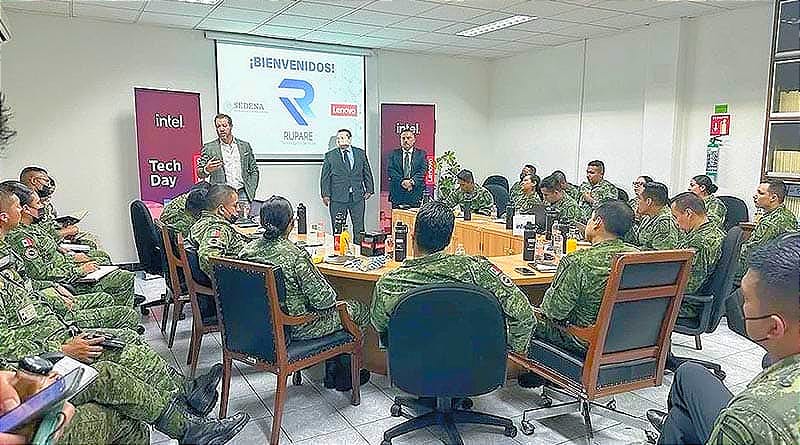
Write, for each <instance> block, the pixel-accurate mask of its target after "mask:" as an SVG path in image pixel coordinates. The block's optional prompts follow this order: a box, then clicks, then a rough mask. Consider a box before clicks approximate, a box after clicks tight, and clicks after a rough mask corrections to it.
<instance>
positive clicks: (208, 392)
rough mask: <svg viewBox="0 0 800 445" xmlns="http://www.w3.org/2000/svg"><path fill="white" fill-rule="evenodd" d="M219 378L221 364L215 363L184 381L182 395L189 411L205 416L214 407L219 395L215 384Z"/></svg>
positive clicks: (220, 375) (220, 377)
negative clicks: (206, 370) (205, 371)
mask: <svg viewBox="0 0 800 445" xmlns="http://www.w3.org/2000/svg"><path fill="white" fill-rule="evenodd" d="M221 379H222V364H221V363H217V364H216V365H214V366H212V367H211V369H210V370H209V371H208V372H207V373H205V374H203V375H201V376H199V377H196V378H194V379H187V380H186V381H185V382H184V385H183V397H184V399H185V401H186V406H187V407H188V408H189V412H190V413H192V414H194V415H197V416H200V417H205V416H207V415H208V413H210V412H211V410H212V409H214V405H216V404H217V398H218V397H219V392H217V386H218V385H219V381H220V380H221Z"/></svg>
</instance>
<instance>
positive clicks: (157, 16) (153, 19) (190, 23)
mask: <svg viewBox="0 0 800 445" xmlns="http://www.w3.org/2000/svg"><path fill="white" fill-rule="evenodd" d="M198 22H200V18H199V17H190V16H186V15H177V14H161V13H157V12H147V11H145V12H143V13H142V16H141V17H139V23H146V24H150V25H161V26H166V27H170V28H194V26H195V25H196V24H197V23H198Z"/></svg>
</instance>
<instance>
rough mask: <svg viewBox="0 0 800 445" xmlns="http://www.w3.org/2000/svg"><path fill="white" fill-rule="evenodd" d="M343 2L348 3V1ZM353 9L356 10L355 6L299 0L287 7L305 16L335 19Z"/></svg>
mask: <svg viewBox="0 0 800 445" xmlns="http://www.w3.org/2000/svg"><path fill="white" fill-rule="evenodd" d="M342 3H343V4H346V2H342ZM353 11H354V9H353V8H348V7H345V6H334V5H328V4H323V3H310V2H299V3H295V4H294V5H293V6H292V7H291V8H289V9H287V10H286V11H285V12H286V13H289V14H292V15H302V16H305V17H315V18H319V19H329V20H333V19H335V18H336V17H341V16H343V15H345V14H349V13H350V12H353Z"/></svg>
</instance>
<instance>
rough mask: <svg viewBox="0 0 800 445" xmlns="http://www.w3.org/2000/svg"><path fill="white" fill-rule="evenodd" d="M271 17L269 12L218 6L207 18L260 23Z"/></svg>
mask: <svg viewBox="0 0 800 445" xmlns="http://www.w3.org/2000/svg"><path fill="white" fill-rule="evenodd" d="M270 17H272V13H271V12H267V11H256V10H254V9H240V8H228V7H225V6H220V7H219V8H217V9H215V10H214V12H212V13H211V15H210V16H209V18H212V19H219V20H235V21H237V22H245V23H261V22H263V21H264V20H266V19H268V18H270Z"/></svg>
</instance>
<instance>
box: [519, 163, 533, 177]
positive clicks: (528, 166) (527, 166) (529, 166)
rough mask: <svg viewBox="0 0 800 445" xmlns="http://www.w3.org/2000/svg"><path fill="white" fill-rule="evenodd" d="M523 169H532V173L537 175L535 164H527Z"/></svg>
mask: <svg viewBox="0 0 800 445" xmlns="http://www.w3.org/2000/svg"><path fill="white" fill-rule="evenodd" d="M522 168H527V169H530V170H531V173H533V174H534V175H535V174H536V166H535V165H533V164H525V165H523V166H522Z"/></svg>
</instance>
